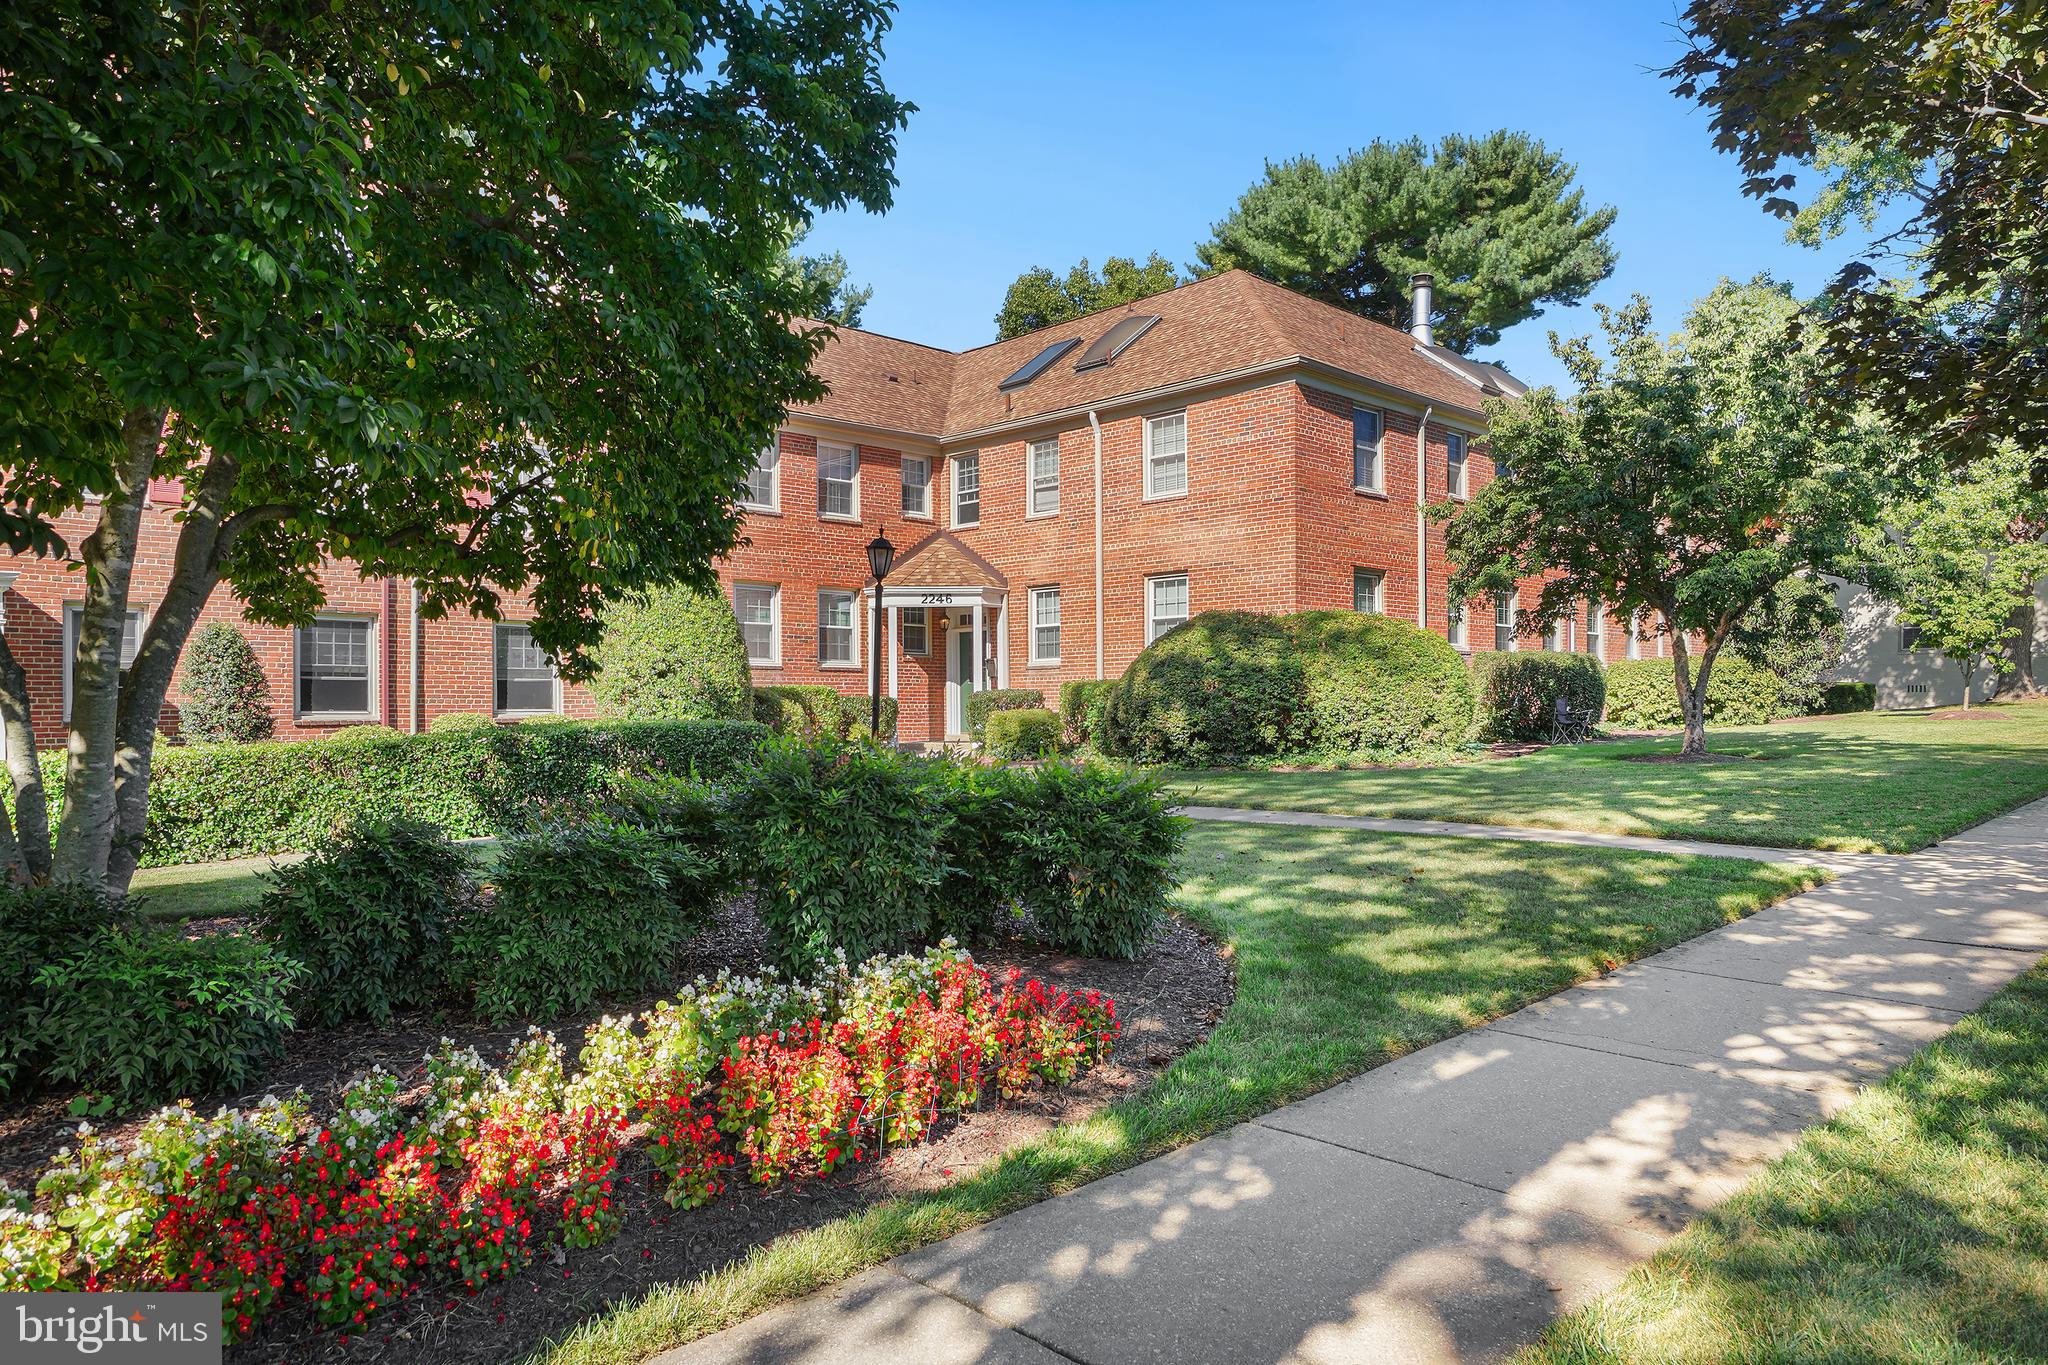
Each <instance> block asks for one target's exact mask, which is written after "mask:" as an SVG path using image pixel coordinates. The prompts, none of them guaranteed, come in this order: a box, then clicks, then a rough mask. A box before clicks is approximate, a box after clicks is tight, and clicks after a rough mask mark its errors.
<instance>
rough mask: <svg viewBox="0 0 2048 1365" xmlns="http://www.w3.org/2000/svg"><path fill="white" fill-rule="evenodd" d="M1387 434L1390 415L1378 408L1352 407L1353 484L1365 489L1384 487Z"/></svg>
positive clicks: (1378, 489) (1370, 490) (1379, 489)
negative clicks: (1382, 467)
mask: <svg viewBox="0 0 2048 1365" xmlns="http://www.w3.org/2000/svg"><path fill="white" fill-rule="evenodd" d="M1386 437H1387V424H1386V418H1385V417H1384V416H1383V415H1382V414H1381V413H1380V412H1379V410H1378V409H1376V408H1353V409H1352V410H1351V486H1352V487H1353V488H1354V489H1356V490H1358V491H1359V492H1361V493H1378V492H1380V491H1382V488H1383V485H1382V483H1381V477H1382V476H1381V471H1380V455H1381V451H1382V447H1383V446H1384V445H1385V443H1386Z"/></svg>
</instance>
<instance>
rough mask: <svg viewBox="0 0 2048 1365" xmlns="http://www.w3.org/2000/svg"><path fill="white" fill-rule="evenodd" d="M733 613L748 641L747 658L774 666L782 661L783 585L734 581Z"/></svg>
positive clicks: (742, 635)
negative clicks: (779, 586)
mask: <svg viewBox="0 0 2048 1365" xmlns="http://www.w3.org/2000/svg"><path fill="white" fill-rule="evenodd" d="M732 610H733V615H735V616H737V617H739V618H740V636H741V638H742V639H744V640H745V641H746V642H747V662H748V663H750V664H754V665H756V666H758V667H761V668H773V667H775V666H776V665H777V664H780V663H781V662H782V589H780V588H778V587H776V586H775V585H774V584H773V583H735V584H733V585H732Z"/></svg>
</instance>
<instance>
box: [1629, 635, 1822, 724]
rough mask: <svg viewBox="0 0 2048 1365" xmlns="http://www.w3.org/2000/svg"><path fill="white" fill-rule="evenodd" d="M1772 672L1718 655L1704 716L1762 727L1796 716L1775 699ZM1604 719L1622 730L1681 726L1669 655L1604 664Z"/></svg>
mask: <svg viewBox="0 0 2048 1365" xmlns="http://www.w3.org/2000/svg"><path fill="white" fill-rule="evenodd" d="M1782 690H1783V689H1782V686H1781V684H1780V683H1779V680H1778V678H1777V676H1776V675H1775V674H1773V673H1771V672H1769V671H1767V670H1765V669H1761V668H1758V667H1757V666H1756V665H1754V664H1752V663H1750V662H1748V661H1747V660H1745V659H1744V658H1742V656H1740V655H1738V654H1723V655H1722V656H1721V657H1720V658H1719V659H1717V660H1715V661H1714V668H1713V671H1712V672H1711V673H1709V674H1708V675H1707V719H1708V720H1709V721H1712V722H1714V723H1715V724H1718V725H1762V724H1764V723H1765V722H1767V721H1772V720H1777V719H1778V718H1780V717H1781V716H1786V715H1791V714H1795V713H1793V712H1789V711H1787V710H1786V709H1785V707H1784V705H1783V703H1782V701H1781V700H1780V697H1781V693H1782ZM1607 721H1608V723H1609V724H1610V725H1617V726H1620V727H1621V728H1622V729H1625V730H1673V729H1677V728H1679V727H1681V726H1683V725H1684V724H1685V712H1684V711H1683V710H1681V709H1680V707H1679V704H1678V691H1677V683H1676V681H1675V675H1674V674H1673V672H1672V666H1671V660H1669V659H1620V660H1616V661H1615V662H1614V663H1611V664H1609V665H1608V666H1607Z"/></svg>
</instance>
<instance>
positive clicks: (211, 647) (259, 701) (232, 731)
mask: <svg viewBox="0 0 2048 1365" xmlns="http://www.w3.org/2000/svg"><path fill="white" fill-rule="evenodd" d="M178 727H179V729H180V731H181V732H182V733H183V734H184V736H185V738H187V739H190V740H196V741H199V742H200V743H217V742H228V743H234V744H250V743H254V742H255V741H257V740H264V739H269V738H270V727H271V718H270V681H269V679H268V678H267V677H266V676H265V674H264V672H263V664H262V662H261V661H260V660H259V659H257V657H256V651H255V649H253V648H252V647H251V646H250V644H249V637H248V636H246V635H244V634H242V632H241V631H239V630H237V629H235V628H234V627H233V626H231V625H229V624H228V623H227V622H225V621H214V622H211V623H209V624H207V625H204V626H201V627H200V628H199V630H198V631H197V632H196V633H195V634H194V635H193V636H192V642H191V643H190V644H188V645H187V646H186V647H185V705H184V706H183V708H182V709H180V711H179V712H178Z"/></svg>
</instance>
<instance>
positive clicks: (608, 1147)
mask: <svg viewBox="0 0 2048 1365" xmlns="http://www.w3.org/2000/svg"><path fill="white" fill-rule="evenodd" d="M1117 1032H1118V1023H1117V1016H1116V1007H1115V1005H1114V1004H1113V1003H1112V1002H1111V1001H1109V1000H1107V999H1106V998H1104V997H1103V996H1101V995H1100V994H1099V993H1096V992H1093V991H1079V992H1067V991H1063V990H1057V989H1053V988H1049V987H1046V986H1044V985H1043V984H1042V983H1039V982H1036V981H1026V980H1023V979H1022V978H1021V975H1020V974H1019V973H1017V972H1015V971H1014V970H1013V971H1011V972H1009V973H1006V974H1005V975H1004V978H1003V979H1001V980H997V979H994V978H992V976H991V975H990V973H988V972H987V971H985V970H983V969H982V968H981V967H979V966H977V965H976V964H975V963H974V962H973V961H972V960H971V959H970V958H968V957H967V955H966V954H964V953H962V952H960V951H958V950H957V949H954V948H952V947H951V946H950V945H942V946H941V947H940V948H938V949H935V950H932V951H930V952H927V953H926V954H924V955H922V956H920V957H904V958H894V959H876V960H875V961H873V962H870V963H869V964H867V965H865V966H863V967H861V968H860V969H858V970H849V969H847V968H846V967H845V966H844V964H840V965H838V966H836V967H835V968H834V969H832V970H830V971H828V972H826V973H824V974H823V975H821V976H820V977H818V978H815V979H813V980H810V981H807V982H792V981H788V980H783V979H780V978H777V977H775V976H774V975H773V974H772V973H767V974H764V975H762V976H759V977H750V978H733V977H730V976H726V975H721V976H720V977H719V978H717V979H715V980H712V981H704V980H702V979H700V980H699V982H698V983H697V984H696V985H695V986H693V987H692V988H690V989H689V990H686V991H684V992H683V993H682V994H681V995H679V996H678V997H677V998H676V999H675V1000H674V1001H670V1002H663V1003H662V1004H660V1005H657V1006H656V1007H655V1008H654V1009H652V1010H650V1011H648V1012H647V1013H646V1014H644V1015H643V1016H640V1017H632V1016H628V1017H626V1018H623V1019H606V1020H603V1021H600V1022H599V1023H598V1024H597V1025H595V1026H593V1027H592V1028H591V1029H590V1030H589V1032H588V1034H587V1037H586V1044H585V1046H584V1048H583V1049H582V1052H581V1054H580V1056H579V1058H578V1063H579V1064H578V1066H577V1068H576V1069H575V1070H574V1071H571V1070H570V1068H569V1067H568V1065H567V1062H566V1059H565V1057H564V1055H563V1052H562V1050H561V1048H560V1047H559V1046H558V1045H557V1044H556V1043H555V1041H554V1039H553V1037H552V1035H549V1034H544V1033H540V1032H538V1031H535V1032H531V1033H529V1034H528V1035H527V1038H526V1039H525V1040H524V1041H523V1042H521V1043H520V1044H519V1045H518V1046H517V1047H515V1048H514V1049H513V1051H512V1054H511V1055H510V1056H509V1057H508V1059H507V1061H506V1062H505V1064H504V1065H503V1066H501V1067H498V1068H491V1067H489V1066H487V1065H486V1064H485V1063H484V1061H483V1059H482V1058H481V1057H480V1056H479V1055H478V1054H477V1053H476V1052H475V1051H474V1050H473V1049H469V1048H458V1047H454V1046H452V1045H449V1046H444V1047H442V1048H440V1049H437V1050H436V1052H435V1053H434V1054H432V1055H430V1056H429V1057H428V1058H427V1060H426V1064H425V1073H426V1079H425V1082H424V1084H422V1085H421V1086H419V1087H417V1088H415V1089H414V1090H413V1091H411V1092H408V1093H404V1094H401V1092H400V1087H399V1083H398V1082H397V1080H396V1079H395V1078H394V1077H392V1076H390V1075H388V1074H387V1073H384V1072H382V1071H377V1070H373V1071H371V1072H370V1073H369V1074H368V1075H366V1076H365V1077H363V1078H362V1079H361V1080H360V1081H358V1082H357V1083H356V1084H355V1085H354V1086H352V1087H351V1088H350V1090H349V1091H348V1092H347V1093H346V1094H345V1095H344V1096H343V1097H342V1100H341V1101H340V1103H338V1104H337V1105H335V1106H334V1107H333V1110H332V1112H331V1113H329V1114H327V1115H326V1116H325V1118H324V1120H323V1121H321V1122H317V1123H316V1122H315V1120H314V1118H313V1116H312V1115H311V1114H310V1113H309V1112H308V1107H307V1106H306V1105H305V1103H304V1102H303V1100H301V1099H298V1098H296V1097H295V1098H293V1099H290V1100H286V1101H283V1102H276V1101H269V1102H266V1103H265V1104H263V1105H261V1106H258V1107H256V1108H254V1109H251V1110H245V1111H230V1110H223V1111H222V1112H221V1113H220V1114H219V1115H217V1116H215V1117H214V1118H211V1119H202V1118H200V1117H198V1116H196V1115H195V1114H194V1113H193V1112H192V1110H191V1109H190V1108H189V1107H186V1106H180V1107H174V1108H170V1109H166V1110H163V1111H162V1112H160V1113H159V1114H158V1115H156V1116H155V1117H154V1118H152V1119H151V1120H150V1121H149V1122H148V1123H147V1124H145V1125H144V1126H143V1128H142V1129H141V1130H140V1131H139V1132H138V1133H137V1135H136V1136H135V1137H134V1138H133V1139H132V1140H131V1141H127V1142H119V1143H116V1142H108V1141H105V1140H103V1139H100V1138H97V1137H95V1136H93V1135H92V1134H90V1133H89V1132H85V1131H83V1130H82V1135H81V1138H80V1142H79V1146H78V1149H77V1150H76V1151H68V1152H64V1153H60V1154H59V1156H58V1159H57V1160H56V1161H55V1162H54V1163H53V1164H52V1165H51V1166H50V1167H49V1169H48V1170H47V1171H46V1172H45V1173H44V1175H43V1177H42V1179H41V1180H40V1181H39V1182H38V1185H37V1193H36V1196H35V1199H34V1201H33V1202H32V1203H31V1201H30V1200H29V1198H28V1197H27V1196H20V1195H12V1194H10V1195H9V1196H8V1198H7V1201H6V1203H7V1207H6V1208H5V1209H4V1210H0V1289H52V1288H87V1289H117V1288H164V1289H187V1288H189V1289H212V1290H218V1291H220V1292H221V1293H222V1294H223V1302H224V1316H225V1318H226V1329H227V1332H228V1335H229V1337H230V1339H231V1340H241V1339H243V1338H245V1337H246V1336H248V1335H249V1334H250V1333H251V1332H253V1331H255V1330H257V1328H258V1327H259V1326H260V1324H261V1323H262V1321H263V1320H264V1319H265V1318H266V1317H268V1316H270V1315H272V1314H274V1313H277V1312H279V1311H281V1310H283V1309H284V1308H286V1307H287V1306H288V1305H291V1304H292V1303H294V1302H296V1303H298V1304H301V1305H303V1307H304V1310H305V1311H307V1312H308V1313H310V1314H311V1315H312V1317H313V1318H314V1319H315V1320H316V1321H318V1322H320V1323H322V1324H324V1325H326V1326H329V1327H332V1328H335V1329H338V1330H341V1331H344V1332H353V1331H359V1330H361V1329H362V1328H363V1327H364V1326H365V1324H367V1323H369V1322H370V1321H372V1320H373V1319H374V1318H375V1316H376V1315H377V1314H378V1313H379V1312H382V1311H384V1310H385V1309H387V1308H388V1307H389V1306H390V1305H392V1304H394V1303H396V1302H399V1301H401V1300H403V1299H405V1298H406V1297H407V1296H409V1295H411V1294H413V1293H415V1292H417V1291H418V1290H419V1289H421V1288H422V1287H424V1286H428V1285H436V1284H438V1285H448V1286H461V1287H463V1288H464V1289H467V1290H469V1291H472V1292H473V1291H476V1290H479V1289H481V1288H483V1287H484V1286H485V1285H488V1284H492V1283H494V1282H496V1281H499V1280H502V1279H503V1278H505V1277H506V1276H508V1275H511V1274H513V1273H515V1272H516V1271H518V1270H519V1269H521V1268H523V1267H524V1266H525V1265H526V1264H528V1263H529V1262H530V1261H531V1259H532V1258H533V1256H534V1255H535V1253H536V1250H537V1249H538V1248H539V1247H540V1246H541V1245H543V1244H548V1243H553V1242H559V1243H560V1244H562V1245H563V1246H564V1247H565V1248H571V1249H574V1248H582V1247H589V1246H595V1245H598V1244H600V1243H602V1242H605V1241H607V1240H609V1239H610V1238H611V1237H612V1236H614V1235H616V1233H617V1232H618V1231H619V1227H620V1221H621V1219H620V1215H619V1212H618V1205H619V1201H618V1200H616V1199H615V1198H614V1180H615V1177H616V1174H617V1171H618V1163H619V1158H620V1154H621V1152H622V1151H623V1150H624V1149H625V1148H626V1147H627V1146H628V1145H635V1144H637V1145H642V1146H644V1147H646V1148H647V1149H648V1154H649V1155H650V1157H651V1158H652V1164H653V1168H654V1170H655V1172H656V1178H657V1179H658V1180H659V1181H660V1183H661V1188H662V1191H663V1194H664V1196H665V1198H666V1200H667V1202H668V1204H669V1205H671V1206H672V1207H676V1208H694V1207H696V1206H698V1205H701V1204H704V1203H706V1202H707V1201H709V1200H712V1199H714V1198H715V1197H716V1196H717V1195H718V1194H719V1193H720V1192H721V1190H722V1188H723V1186H724V1184H725V1182H726V1181H727V1180H729V1179H746V1180H749V1181H752V1182H755V1183H757V1184H762V1185H772V1184H777V1183H782V1182H791V1181H801V1180H806V1179H812V1178H815V1177H818V1176H821V1175H823V1174H826V1173H828V1172H830V1171H832V1170H834V1169H835V1168H839V1167H843V1166H846V1165H849V1164H851V1163H859V1162H864V1161H868V1160H871V1159H873V1158H874V1157H875V1156H876V1155H877V1154H878V1153H880V1152H882V1151H885V1150H886V1149H887V1148H889V1147H892V1146H896V1145H899V1144H904V1143H911V1142H916V1141H919V1140H920V1139H921V1138H923V1137H924V1136H925V1135H926V1134H927V1133H928V1132H929V1131H930V1128H931V1125H932V1124H933V1123H935V1122H936V1121H937V1120H938V1119H939V1117H940V1116H941V1115H943V1114H946V1113H948V1112H958V1111H960V1110H964V1109H967V1108H970V1107H972V1106H974V1105H976V1104H977V1103H979V1102H981V1100H982V1099H983V1098H984V1096H985V1094H986V1093H988V1092H989V1091H991V1090H994V1091H996V1092H998V1093H1000V1094H1003V1095H1005V1096H1013V1095H1019V1094H1022V1093H1025V1092H1027V1091H1030V1090H1033V1089H1036V1088H1038V1087H1043V1086H1048V1085H1063V1084H1065V1083H1067V1082H1068V1081H1071V1080H1072V1079H1073V1078H1074V1077H1075V1076H1077V1075H1078V1074H1080V1072H1081V1071H1082V1070H1084V1069H1085V1068H1088V1067H1090V1066H1093V1065H1095V1064H1096V1063H1098V1062H1100V1061H1101V1060H1103V1059H1104V1058H1105V1057H1106V1056H1107V1055H1108V1052H1109V1050H1110V1048H1111V1047H1112V1046H1113V1044H1114V1042H1115V1039H1116V1036H1117Z"/></svg>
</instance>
